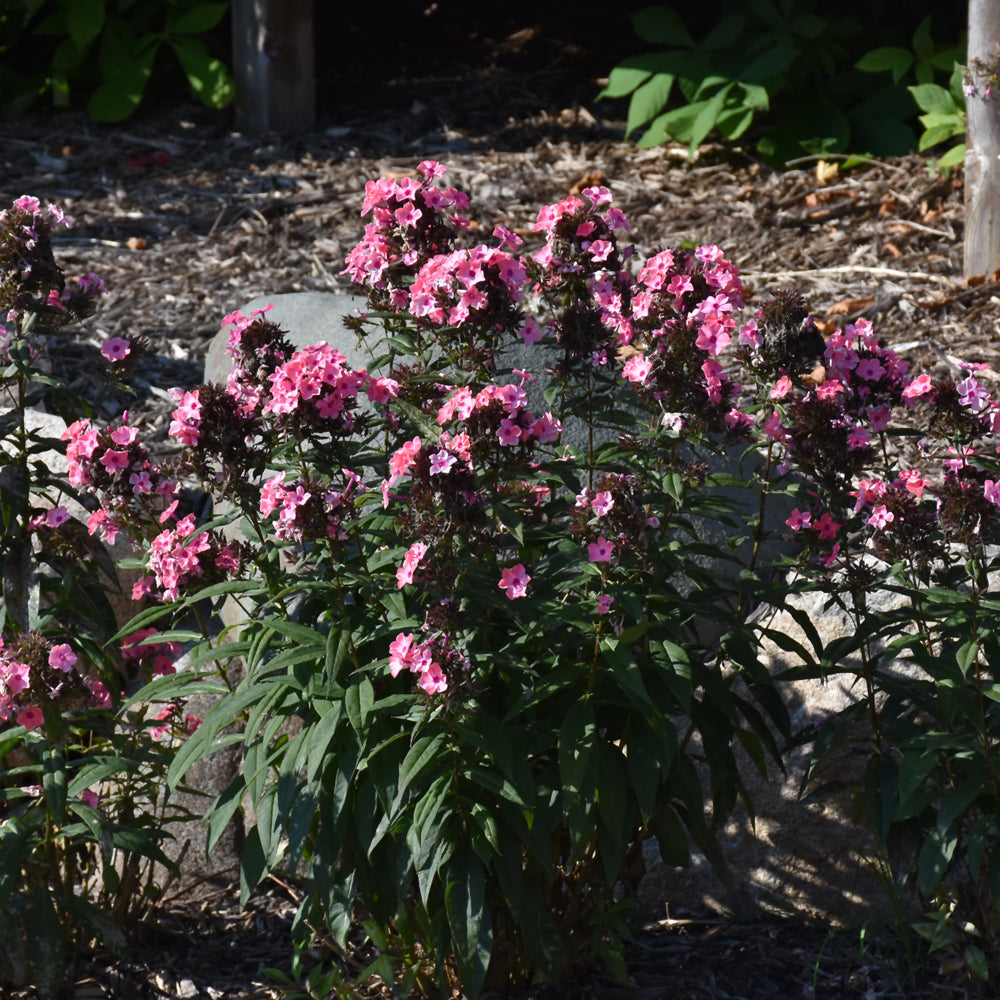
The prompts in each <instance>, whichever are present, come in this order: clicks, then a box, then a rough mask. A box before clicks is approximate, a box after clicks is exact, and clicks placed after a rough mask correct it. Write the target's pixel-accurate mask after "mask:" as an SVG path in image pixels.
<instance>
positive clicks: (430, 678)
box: [389, 632, 448, 694]
mask: <svg viewBox="0 0 1000 1000" xmlns="http://www.w3.org/2000/svg"><path fill="white" fill-rule="evenodd" d="M415 638H416V637H415V635H414V634H413V633H412V632H406V633H404V632H400V633H399V635H397V636H396V638H395V639H394V640H393V641H392V642H391V643H390V644H389V672H390V673H391V674H392V676H393V677H396V676H398V675H399V673H400V672H401V671H403V670H409V671H410V673H413V674H418V675H419V679H418V680H417V684H418V685H419V686H420V687H421V688H423V690H424V691H426V692H427V693H428V694H440V693H442V692H443V691H446V690H447V689H448V678H447V677H445V675H444V671H443V670H442V669H441V664H440V663H438V662H437V661H436V660H435V659H434V656H435V653H434V646H433V643H432V642H431V641H427V642H423V643H416V642H414V639H415Z"/></svg>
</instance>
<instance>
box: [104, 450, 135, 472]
mask: <svg viewBox="0 0 1000 1000" xmlns="http://www.w3.org/2000/svg"><path fill="white" fill-rule="evenodd" d="M100 463H101V465H103V466H104V468H105V469H107V470H108V474H109V475H112V476H113V475H114V474H115V473H116V472H118V471H119V470H120V469H127V468H128V465H129V461H128V452H125V451H114V450H112V449H111V448H108V449H107V451H105V452H104V454H103V455H102V456H101V458H100Z"/></svg>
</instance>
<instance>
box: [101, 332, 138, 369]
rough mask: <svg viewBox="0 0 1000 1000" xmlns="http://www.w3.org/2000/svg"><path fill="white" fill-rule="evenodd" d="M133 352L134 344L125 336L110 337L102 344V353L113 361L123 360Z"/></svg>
mask: <svg viewBox="0 0 1000 1000" xmlns="http://www.w3.org/2000/svg"><path fill="white" fill-rule="evenodd" d="M131 352H132V345H131V344H130V343H129V342H128V341H127V340H126V339H125V338H124V337H109V338H108V339H107V340H105V341H104V343H103V344H101V354H103V355H104V356H105V357H106V358H107V359H108V361H110V362H112V363H114V362H115V361H122V360H123V359H124V358H127V357H128V356H129V354H131Z"/></svg>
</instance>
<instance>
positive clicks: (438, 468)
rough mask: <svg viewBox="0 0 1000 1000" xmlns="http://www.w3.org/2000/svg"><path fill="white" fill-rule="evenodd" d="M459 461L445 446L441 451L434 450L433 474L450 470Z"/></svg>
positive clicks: (432, 457) (432, 456)
mask: <svg viewBox="0 0 1000 1000" xmlns="http://www.w3.org/2000/svg"><path fill="white" fill-rule="evenodd" d="M457 461H458V459H457V458H456V457H455V456H454V455H452V454H451V452H449V451H446V450H445V449H444V448H442V449H441V451H436V452H434V454H433V455H431V470H430V472H431V475H432V476H437V475H442V474H444V473H447V472H450V471H451V467H452V466H453V465H454V464H455V463H456V462H457Z"/></svg>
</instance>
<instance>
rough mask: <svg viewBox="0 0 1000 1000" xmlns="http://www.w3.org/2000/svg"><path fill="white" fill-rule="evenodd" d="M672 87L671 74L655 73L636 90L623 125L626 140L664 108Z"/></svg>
mask: <svg viewBox="0 0 1000 1000" xmlns="http://www.w3.org/2000/svg"><path fill="white" fill-rule="evenodd" d="M673 85H674V76H673V74H672V73H657V74H656V75H655V76H653V77H652V79H650V80H647V81H646V82H645V83H644V84H642V86H641V87H639V88H638V90H636V92H635V93H634V94H633V95H632V100H631V101H630V102H629V106H628V120H627V121H626V123H625V137H626V138H628V136H629V135H630V134H631V133H632V132H633V131H635V129H637V128H638V127H639V126H640V125H645V124H646V122H648V121H649V120H650V119H652V118H654V117H655V116H656V115H658V114H659V113H660V112H661V111H662V110H663V108H664V107H666V104H667V101H668V100H669V99H670V91H671V89H672V88H673Z"/></svg>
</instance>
